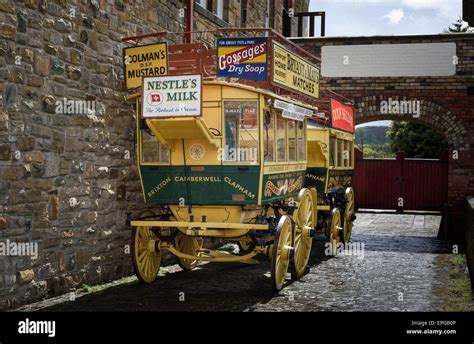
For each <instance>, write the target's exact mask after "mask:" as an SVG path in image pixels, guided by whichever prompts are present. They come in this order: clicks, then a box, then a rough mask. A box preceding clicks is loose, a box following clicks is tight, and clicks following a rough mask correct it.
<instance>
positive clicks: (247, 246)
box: [237, 235, 255, 255]
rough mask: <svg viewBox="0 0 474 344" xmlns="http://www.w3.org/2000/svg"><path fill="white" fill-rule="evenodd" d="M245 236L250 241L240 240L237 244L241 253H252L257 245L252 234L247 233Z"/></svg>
mask: <svg viewBox="0 0 474 344" xmlns="http://www.w3.org/2000/svg"><path fill="white" fill-rule="evenodd" d="M244 238H245V239H248V240H250V241H239V242H237V246H238V247H239V254H241V255H244V254H247V253H250V252H251V251H253V249H254V248H255V245H254V244H253V242H252V239H251V238H250V236H248V235H247V236H245V237H244Z"/></svg>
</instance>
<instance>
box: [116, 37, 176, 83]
mask: <svg viewBox="0 0 474 344" xmlns="http://www.w3.org/2000/svg"><path fill="white" fill-rule="evenodd" d="M123 62H124V67H125V68H124V69H125V83H126V85H127V89H131V88H136V87H139V86H141V85H142V78H144V77H151V76H161V75H166V74H168V46H167V44H166V43H157V44H149V45H141V46H138V47H128V48H124V50H123Z"/></svg>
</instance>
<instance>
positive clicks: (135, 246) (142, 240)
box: [131, 211, 161, 283]
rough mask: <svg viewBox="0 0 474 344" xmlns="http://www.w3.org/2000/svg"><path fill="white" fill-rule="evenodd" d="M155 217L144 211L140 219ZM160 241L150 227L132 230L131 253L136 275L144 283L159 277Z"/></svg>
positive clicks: (151, 213)
mask: <svg viewBox="0 0 474 344" xmlns="http://www.w3.org/2000/svg"><path fill="white" fill-rule="evenodd" d="M153 215H155V214H154V213H153V212H151V211H144V212H143V213H141V214H140V217H144V216H153ZM159 244H160V239H159V238H158V236H156V234H155V233H154V232H153V231H152V230H151V227H150V226H139V227H135V228H133V230H132V237H131V253H132V262H133V268H134V270H135V274H136V275H137V277H138V279H139V280H140V282H142V283H152V282H154V281H155V279H156V277H157V276H158V271H160V266H161V251H159V250H158V247H159Z"/></svg>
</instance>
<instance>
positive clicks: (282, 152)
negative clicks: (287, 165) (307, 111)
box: [277, 114, 286, 161]
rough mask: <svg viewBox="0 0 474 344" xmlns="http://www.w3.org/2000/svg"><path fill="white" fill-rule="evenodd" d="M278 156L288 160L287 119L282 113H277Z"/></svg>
mask: <svg viewBox="0 0 474 344" xmlns="http://www.w3.org/2000/svg"><path fill="white" fill-rule="evenodd" d="M277 157H278V161H286V121H285V119H284V118H283V117H281V114H278V115H277Z"/></svg>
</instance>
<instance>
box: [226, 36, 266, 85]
mask: <svg viewBox="0 0 474 344" xmlns="http://www.w3.org/2000/svg"><path fill="white" fill-rule="evenodd" d="M267 50H268V41H267V38H265V37H254V38H249V37H246V38H219V39H218V40H217V76H218V77H226V78H239V79H247V80H266V79H267Z"/></svg>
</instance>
